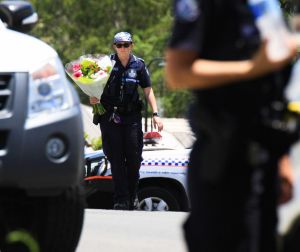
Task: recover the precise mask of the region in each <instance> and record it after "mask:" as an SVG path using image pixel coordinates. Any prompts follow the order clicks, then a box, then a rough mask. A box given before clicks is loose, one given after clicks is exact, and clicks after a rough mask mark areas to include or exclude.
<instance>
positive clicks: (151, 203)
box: [138, 187, 180, 211]
mask: <svg viewBox="0 0 300 252" xmlns="http://www.w3.org/2000/svg"><path fill="white" fill-rule="evenodd" d="M138 198H139V203H140V210H143V211H179V210H180V207H179V202H178V200H177V199H176V197H175V196H174V195H173V194H172V192H171V191H169V190H168V189H165V188H162V187H145V188H142V189H141V190H139V192H138Z"/></svg>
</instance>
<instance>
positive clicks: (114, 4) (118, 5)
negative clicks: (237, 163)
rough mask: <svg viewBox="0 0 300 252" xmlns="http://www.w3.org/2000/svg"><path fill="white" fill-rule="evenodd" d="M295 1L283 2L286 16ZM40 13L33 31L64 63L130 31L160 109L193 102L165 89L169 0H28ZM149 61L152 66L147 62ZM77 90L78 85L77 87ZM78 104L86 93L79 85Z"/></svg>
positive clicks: (178, 110) (171, 112) (169, 112)
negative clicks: (146, 69)
mask: <svg viewBox="0 0 300 252" xmlns="http://www.w3.org/2000/svg"><path fill="white" fill-rule="evenodd" d="M296 1H298V0H281V1H280V2H281V6H282V8H283V9H284V10H285V13H286V14H287V15H289V14H290V13H292V12H293V11H294V9H295V3H296ZM31 2H32V3H33V5H34V7H35V8H36V10H37V12H38V14H39V23H38V24H37V26H36V27H35V28H34V30H33V31H32V34H33V35H35V36H37V37H39V38H40V39H42V40H44V41H45V42H47V43H49V44H50V45H52V46H53V47H54V48H55V49H56V50H57V52H58V53H59V55H60V57H61V58H62V61H63V63H64V64H65V63H67V62H69V61H71V60H74V59H76V58H78V57H79V56H80V55H83V54H86V53H104V54H109V53H111V52H112V47H111V45H112V38H113V36H114V34H115V33H116V32H118V31H129V32H131V33H132V34H133V38H134V42H135V48H134V53H135V54H136V55H137V56H139V57H142V58H143V59H144V60H145V62H146V64H148V65H149V71H150V73H151V78H152V82H153V88H154V91H155V95H156V97H157V100H158V103H159V107H160V111H161V112H163V113H162V114H163V115H164V116H167V117H170V116H172V117H174V116H177V117H179V116H184V115H185V111H186V107H187V104H188V103H189V102H190V100H191V94H190V93H189V92H188V91H179V92H178V91H176V92H172V91H170V90H168V89H167V88H166V85H165V81H164V78H163V75H164V74H163V68H162V67H161V66H160V64H159V63H161V62H162V61H159V60H158V61H156V59H158V58H161V57H163V54H164V50H165V48H166V43H167V39H168V37H169V35H170V31H171V25H172V9H171V6H172V0H161V1H157V0H143V1H140V0H130V1H119V0H101V1H99V0H63V1H61V0H43V1H39V0H31ZM150 65H151V66H150ZM76 88H77V87H76ZM78 94H79V95H80V99H81V102H83V103H86V104H87V103H88V97H87V96H86V95H84V94H83V93H82V92H81V91H80V90H79V89H78Z"/></svg>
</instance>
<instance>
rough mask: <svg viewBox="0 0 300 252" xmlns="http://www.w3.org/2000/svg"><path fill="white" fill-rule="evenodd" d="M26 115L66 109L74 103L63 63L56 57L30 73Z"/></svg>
mask: <svg viewBox="0 0 300 252" xmlns="http://www.w3.org/2000/svg"><path fill="white" fill-rule="evenodd" d="M29 79H30V80H29V101H28V117H29V118H32V117H36V116H39V115H41V114H49V113H54V112H57V111H60V110H66V109H68V108H70V107H72V106H73V105H74V100H73V98H72V94H71V92H70V87H68V85H69V83H68V81H67V79H66V76H65V72H64V68H63V65H62V63H61V61H60V60H59V58H58V57H56V58H53V59H51V60H49V61H48V62H45V63H44V64H42V66H41V67H39V68H36V69H35V70H34V71H33V72H31V73H30V77H29Z"/></svg>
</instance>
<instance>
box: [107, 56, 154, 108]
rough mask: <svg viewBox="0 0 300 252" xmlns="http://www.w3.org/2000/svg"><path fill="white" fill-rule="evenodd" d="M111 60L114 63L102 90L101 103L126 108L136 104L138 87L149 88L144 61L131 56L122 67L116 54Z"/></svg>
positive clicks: (147, 73) (148, 78)
mask: <svg viewBox="0 0 300 252" xmlns="http://www.w3.org/2000/svg"><path fill="white" fill-rule="evenodd" d="M111 59H113V60H115V61H116V63H115V65H114V68H113V70H112V73H111V76H110V78H109V80H108V82H107V85H106V86H105V88H104V92H103V94H102V96H101V103H102V104H103V105H104V106H105V105H106V106H109V107H111V106H117V107H126V106H128V104H131V105H132V104H133V105H134V104H137V103H138V101H139V94H138V90H137V89H138V87H139V86H140V87H141V88H147V87H150V86H151V80H150V76H149V72H148V70H147V67H146V66H145V63H144V61H143V60H142V59H141V58H138V57H136V56H135V55H133V54H131V55H130V59H129V62H128V64H127V66H126V67H124V66H123V65H122V63H121V61H120V59H119V58H118V55H117V54H112V55H111Z"/></svg>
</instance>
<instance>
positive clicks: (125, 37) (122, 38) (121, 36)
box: [114, 32, 132, 44]
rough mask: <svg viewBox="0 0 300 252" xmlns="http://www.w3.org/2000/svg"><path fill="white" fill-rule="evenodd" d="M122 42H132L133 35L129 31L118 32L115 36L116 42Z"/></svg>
mask: <svg viewBox="0 0 300 252" xmlns="http://www.w3.org/2000/svg"><path fill="white" fill-rule="evenodd" d="M120 42H130V43H132V36H131V34H130V33H129V32H118V33H117V34H116V35H115V36H114V44H115V43H120Z"/></svg>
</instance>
